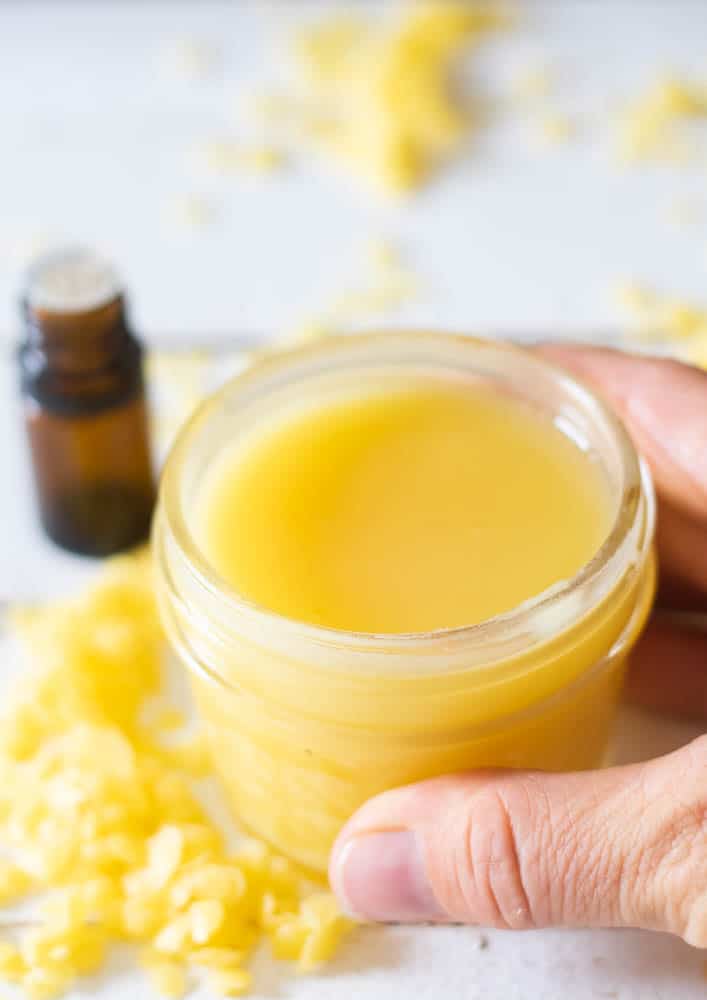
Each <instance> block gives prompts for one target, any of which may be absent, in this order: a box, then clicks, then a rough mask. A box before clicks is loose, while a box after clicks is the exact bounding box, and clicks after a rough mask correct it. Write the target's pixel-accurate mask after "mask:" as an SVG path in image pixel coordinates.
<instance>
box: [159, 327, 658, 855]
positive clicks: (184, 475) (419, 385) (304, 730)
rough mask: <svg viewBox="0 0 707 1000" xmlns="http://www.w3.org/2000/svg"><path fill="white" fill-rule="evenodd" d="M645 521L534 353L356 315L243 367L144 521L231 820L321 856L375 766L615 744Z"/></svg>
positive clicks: (602, 438)
mask: <svg viewBox="0 0 707 1000" xmlns="http://www.w3.org/2000/svg"><path fill="white" fill-rule="evenodd" d="M652 534H653V497H652V491H651V486H650V481H649V477H648V475H647V473H646V472H645V470H644V469H643V468H642V466H641V464H640V462H639V460H638V458H637V456H636V454H635V452H634V450H633V448H632V446H631V443H630V441H629V440H628V438H627V436H626V434H625V431H624V430H623V428H622V427H621V425H620V424H619V423H618V422H617V421H616V419H615V418H614V417H613V416H612V415H611V414H610V413H609V412H608V411H607V410H606V409H605V408H604V407H603V405H602V404H601V403H600V402H599V401H598V400H596V399H595V398H594V397H593V396H592V395H591V394H590V393H588V392H587V391H586V390H585V389H583V388H582V387H580V386H579V385H577V384H576V383H574V382H573V381H572V380H571V379H569V378H567V377H566V376H565V375H563V374H561V373H560V372H558V371H557V370H555V369H553V368H552V367H550V366H548V365H547V364H545V363H544V362H541V361H538V360H537V359H536V358H534V357H532V356H530V355H528V354H526V353H524V352H522V351H519V350H516V349H513V348H508V347H504V346H500V345H498V344H492V343H484V342H481V341H476V340H472V339H471V338H464V337H452V336H446V335H434V334H380V335H373V336H366V337H358V338H342V339H340V340H330V341H327V342H325V343H323V344H322V345H319V346H314V347H311V348H309V349H305V350H302V351H297V352H293V353H291V354H287V355H282V356H281V357H279V358H276V359H273V360H271V361H269V362H267V363H265V364H263V365H261V366H259V367H257V368H256V369H254V370H252V371H251V372H250V373H248V374H246V375H244V376H240V377H239V378H237V379H235V380H234V381H233V382H231V383H229V384H228V385H227V386H226V387H225V388H224V389H223V390H221V392H220V393H219V394H217V395H216V396H215V397H214V398H213V399H212V400H210V401H209V402H207V403H206V404H205V406H204V407H203V408H202V409H201V410H200V412H199V413H198V414H197V415H196V416H195V417H194V419H193V420H192V421H191V423H190V424H189V425H187V427H186V428H185V430H184V431H183V433H182V435H181V437H180V439H179V441H178V443H177V445H176V446H175V449H174V451H173V453H172V456H171V457H170V459H169V462H168V465H167V469H166V472H165V476H164V480H163V487H162V497H161V503H160V508H159V514H158V518H157V522H156V528H155V545H156V554H157V560H158V573H159V590H160V597H161V605H162V609H163V614H164V618H165V622H166V625H167V629H168V633H169V635H170V637H171V639H172V641H173V643H174V645H175V647H176V649H177V650H178V652H179V653H180V655H181V657H182V658H183V659H184V660H185V662H186V663H187V665H188V666H189V667H190V668H191V670H192V673H193V678H194V690H195V693H196V698H197V702H198V705H199V709H200V713H201V716H202V718H203V721H204V724H205V727H206V731H207V733H208V734H209V738H210V741H211V745H212V748H213V751H214V758H215V762H216V765H217V767H218V768H219V769H220V771H221V774H222V776H223V779H224V782H225V785H226V788H227V790H228V792H229V794H230V796H231V799H232V802H233V804H234V806H235V809H236V811H237V813H238V815H239V816H240V818H241V819H242V821H243V822H244V823H245V825H246V826H248V827H250V828H252V829H253V830H254V831H256V832H257V833H259V834H260V835H262V836H264V837H265V838H267V839H268V840H270V841H271V842H272V843H273V844H275V845H276V846H277V848H278V849H279V850H281V851H284V852H285V853H287V854H289V855H290V856H292V857H293V858H295V859H296V860H297V861H299V862H301V863H303V864H305V865H307V866H308V867H310V868H312V869H315V870H324V869H325V867H326V861H327V853H328V850H329V848H330V846H331V844H332V842H333V839H334V837H335V835H336V833H337V831H338V829H339V827H340V826H341V824H342V823H343V822H344V821H345V820H346V819H347V818H348V816H349V815H350V814H351V813H352V812H353V811H354V810H355V809H356V807H357V806H359V805H360V804H361V803H362V802H363V801H365V800H366V799H367V798H368V797H370V796H371V795H373V794H375V793H377V792H379V791H382V790H383V789H385V788H389V787H391V786H394V785H397V784H402V783H405V782H408V781H412V780H415V779H419V778H423V777H427V776H430V775H433V774H440V773H444V772H446V771H452V770H458V769H461V768H471V767H485V766H496V765H497V766H522V767H539V768H547V769H573V768H583V767H590V766H594V765H596V764H598V763H600V761H601V759H602V757H603V755H604V753H605V751H606V747H607V740H608V734H609V728H610V724H611V721H612V718H613V714H614V710H615V706H616V702H617V699H618V695H619V692H620V687H621V680H622V676H623V672H624V667H625V662H626V655H627V653H628V651H629V650H630V648H631V646H632V645H633V643H634V642H635V640H636V638H637V636H638V633H639V631H640V629H641V626H642V624H643V622H644V620H645V617H646V615H647V613H648V610H649V608H650V603H651V600H652V595H653V588H654V565H653V559H652V556H651V541H652Z"/></svg>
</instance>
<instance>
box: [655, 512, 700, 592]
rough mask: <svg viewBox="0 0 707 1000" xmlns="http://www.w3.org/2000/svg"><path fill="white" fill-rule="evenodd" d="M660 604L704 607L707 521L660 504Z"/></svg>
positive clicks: (658, 537)
mask: <svg viewBox="0 0 707 1000" xmlns="http://www.w3.org/2000/svg"><path fill="white" fill-rule="evenodd" d="M656 541H657V544H658V551H659V552H660V578H661V582H660V591H661V592H660V595H659V600H660V603H661V604H667V606H668V607H681V608H687V607H694V608H695V609H696V610H697V609H699V608H702V609H703V610H707V601H706V600H705V594H707V520H705V521H704V522H700V521H696V520H694V518H692V517H690V516H689V515H687V514H685V513H684V512H683V511H680V510H677V509H676V508H675V507H674V506H673V504H672V503H661V506H660V514H659V517H658V524H657V530H656Z"/></svg>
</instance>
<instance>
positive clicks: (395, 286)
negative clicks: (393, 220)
mask: <svg viewBox="0 0 707 1000" xmlns="http://www.w3.org/2000/svg"><path fill="white" fill-rule="evenodd" d="M366 263H367V268H366V273H365V274H364V275H363V279H362V280H361V281H360V283H358V284H356V285H354V286H352V287H350V288H347V289H345V290H343V291H341V292H339V294H338V295H335V296H334V297H333V298H332V299H331V301H330V302H329V303H328V304H325V305H324V306H323V307H322V308H321V309H320V311H319V313H318V314H317V315H315V316H312V317H309V318H308V319H306V320H304V321H303V322H301V323H299V324H297V325H296V326H294V327H293V329H292V330H291V331H290V332H289V334H288V336H287V337H286V338H285V339H284V341H283V342H281V344H280V346H282V343H285V344H287V343H290V344H292V343H295V344H296V343H304V342H307V341H310V340H317V339H318V338H320V337H323V336H326V335H327V334H336V333H342V332H346V331H349V330H351V329H352V328H354V327H356V328H357V329H358V330H365V329H366V327H367V326H370V324H371V322H372V321H374V320H375V321H380V319H381V317H382V316H383V315H385V314H386V313H389V312H394V311H396V310H398V309H401V308H402V307H403V306H405V305H408V304H409V303H410V302H412V301H414V300H415V298H416V297H417V296H418V294H419V292H420V282H419V280H418V278H417V275H416V274H415V272H414V271H413V269H412V268H411V267H410V266H409V264H408V263H407V262H406V261H405V260H404V259H403V256H402V255H401V253H400V252H399V250H398V248H397V247H396V246H395V245H394V244H392V243H389V242H388V241H386V240H381V239H378V240H373V241H372V242H371V243H370V244H369V246H368V248H367V261H366Z"/></svg>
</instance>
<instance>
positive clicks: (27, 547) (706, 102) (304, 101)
mask: <svg viewBox="0 0 707 1000" xmlns="http://www.w3.org/2000/svg"><path fill="white" fill-rule="evenodd" d="M445 6H446V5H445V4H444V3H443V2H442V0H433V2H432V3H431V4H428V5H427V6H426V8H425V9H424V11H423V9H422V8H420V7H419V6H418V7H416V5H415V4H414V3H407V4H406V3H397V2H392V0H391V2H385V0H380V2H376V0H359V2H357V3H349V4H342V3H334V2H330V0H280V2H272V0H270V2H267V0H261V2H258V0H231V2H226V0H221V2H218V0H199V2H196V0H140V2H138V0H101V2H93V3H92V2H89V0H43V2H42V0H15V2H13V0H4V2H2V3H0V80H1V82H2V86H1V87H0V135H1V136H2V140H1V142H2V151H1V155H0V178H1V179H2V184H0V343H1V344H2V347H3V358H4V362H3V364H2V375H1V378H2V383H1V384H0V388H1V392H0V405H1V406H2V407H3V408H4V409H3V413H2V419H1V421H0V426H1V428H2V431H1V433H2V435H3V440H2V446H3V453H4V454H6V455H8V456H9V459H8V460H9V462H10V465H9V469H10V470H11V471H10V473H9V477H10V478H9V482H11V483H12V484H13V486H12V488H11V489H10V490H9V491H8V492H7V493H6V495H5V496H3V497H2V498H0V517H1V518H2V522H3V524H5V525H7V526H8V530H7V531H6V532H5V534H6V537H5V539H4V541H3V545H4V546H9V548H8V549H6V553H5V555H6V558H2V559H0V574H1V577H0V593H2V594H5V593H10V592H15V591H17V590H20V591H22V592H24V591H27V590H33V589H35V588H36V587H38V586H43V583H42V584H39V583H38V582H37V580H38V579H40V580H41V581H46V580H50V579H51V571H48V570H46V569H45V568H44V566H45V564H44V563H42V570H41V572H40V570H39V564H36V563H35V562H34V559H35V556H36V558H37V559H39V558H40V557H41V559H44V558H45V556H46V555H47V553H46V551H45V549H44V547H43V545H44V543H43V542H42V541H41V539H40V538H39V535H38V532H37V529H36V525H35V520H34V513H33V510H32V508H31V503H30V498H29V491H28V484H27V475H26V467H25V458H24V455H23V454H22V448H21V442H20V434H19V426H18V424H19V420H18V419H15V417H14V416H12V415H11V414H12V413H13V412H14V411H13V410H12V407H13V405H14V400H15V395H16V393H15V381H16V378H15V373H14V370H13V366H12V364H11V361H10V352H11V349H12V345H13V344H14V343H15V341H16V339H17V335H18V327H19V322H18V295H19V289H20V283H21V274H22V270H23V268H24V267H25V266H26V263H27V261H28V260H29V259H31V258H32V257H33V256H34V255H35V254H36V253H38V252H41V251H43V250H46V249H49V248H52V247H55V246H58V245H63V244H66V243H72V244H74V243H81V244H87V245H89V246H92V247H95V248H96V249H98V250H100V251H101V252H103V253H104V254H105V255H106V256H107V257H108V258H109V259H111V260H112V261H113V262H114V263H115V265H116V267H117V269H118V271H119V272H120V273H121V274H122V276H123V278H124V281H125V284H126V287H127V290H128V294H129V298H130V304H131V311H132V316H133V320H134V325H135V327H136V329H137V331H138V333H139V334H140V335H141V336H142V338H143V339H144V341H145V342H146V343H147V344H148V345H149V346H150V347H151V348H154V349H155V351H159V352H161V353H159V355H158V356H157V357H156V358H154V359H153V362H152V365H153V367H152V369H151V371H150V374H151V382H152V388H153V392H154V393H156V394H157V395H160V394H161V395H162V396H165V394H166V395H169V392H170V391H172V390H173V389H174V386H175V385H177V389H176V390H175V391H176V392H177V395H178V396H179V397H180V400H181V402H180V403H179V405H178V406H176V405H175V406H171V409H170V407H169V406H168V409H170V414H169V416H170V419H172V418H174V419H172V423H174V420H175V419H176V411H177V410H178V409H180V412H181V411H183V410H185V409H188V406H189V405H190V400H191V402H193V399H194V398H195V397H196V396H197V395H198V394H199V392H200V391H201V388H200V386H201V381H200V380H201V377H202V374H203V373H202V372H201V371H200V370H199V371H196V370H195V369H194V367H193V366H192V367H190V365H188V364H186V359H185V358H184V356H183V353H184V352H186V353H187V355H189V352H190V351H194V350H196V351H200V350H201V349H202V348H209V349H213V348H217V349H218V350H219V351H223V350H226V351H227V352H231V349H232V348H239V349H240V348H241V347H246V348H252V346H253V345H254V344H257V343H260V342H268V343H269V342H275V341H277V342H278V343H279V342H283V341H287V340H297V339H298V338H301V337H308V336H316V335H320V334H326V333H327V332H331V331H337V330H349V329H364V328H372V327H382V326H405V325H416V326H427V327H435V328H441V329H456V330H463V331H471V332H477V333H482V334H493V335H500V336H510V337H513V338H516V339H536V338H539V337H569V336H571V337H582V338H588V339H597V340H601V341H608V342H617V341H620V342H622V341H624V340H625V339H626V337H627V336H629V337H631V338H632V340H635V341H636V342H640V344H641V346H648V347H649V348H650V349H656V350H669V351H674V352H677V353H679V354H681V355H683V356H686V357H689V358H690V359H692V360H696V361H698V362H700V361H702V360H704V359H705V358H706V357H707V319H706V316H707V295H705V294H704V285H705V277H706V276H707V193H706V192H705V170H706V169H707V74H706V73H705V70H704V39H705V38H707V5H705V4H703V3H701V2H699V0H612V2H611V3H597V2H596V0H518V2H516V3H515V4H509V5H504V6H503V7H501V6H500V5H498V6H497V5H495V4H494V5H488V4H475V3H469V4H467V5H465V6H466V10H467V14H466V16H465V17H464V18H461V19H458V20H457V21H456V22H455V21H454V18H451V20H450V19H449V18H447V20H446V21H445V19H444V8H445ZM448 13H449V12H448V11H447V14H448ZM425 18H427V20H425ZM175 350H177V353H178V354H179V356H180V357H181V362H180V366H178V369H179V371H178V373H177V374H176V375H175V368H174V366H171V368H170V366H169V365H167V366H165V365H164V364H162V361H164V359H165V357H169V356H172V355H173V352H174V351H175ZM192 360H193V359H192ZM202 360H203V359H202ZM222 370H223V369H222V368H221V367H219V373H221V372H222ZM195 372H196V373H195ZM165 379H166V380H167V382H169V380H170V379H171V385H172V390H171V389H170V388H169V386H168V387H167V389H166V390H165V388H164V385H161V383H163V382H164V381H165ZM172 394H173V395H174V392H173V393H172ZM163 436H164V437H165V440H166V436H168V434H167V433H165V435H163ZM18 490H19V492H18ZM28 540H31V544H29V541H28ZM57 558H59V559H60V562H61V559H62V558H63V557H57ZM53 560H54V553H51V559H50V561H52V565H53V564H54V562H53ZM60 571H63V563H61V567H60ZM47 573H49V574H50V575H49V576H47Z"/></svg>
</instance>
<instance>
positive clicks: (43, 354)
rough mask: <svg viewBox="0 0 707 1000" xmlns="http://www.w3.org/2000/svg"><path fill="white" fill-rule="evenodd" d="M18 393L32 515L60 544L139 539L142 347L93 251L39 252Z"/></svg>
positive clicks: (146, 514)
mask: <svg viewBox="0 0 707 1000" xmlns="http://www.w3.org/2000/svg"><path fill="white" fill-rule="evenodd" d="M22 308H23V314H24V321H25V323H24V336H23V339H22V343H21V345H20V351H19V359H20V368H21V380H22V393H23V398H24V406H25V416H26V425H27V431H28V435H29V443H30V447H31V451H32V459H33V465H34V477H35V483H36V488H37V496H38V501H39V509H40V515H41V519H42V524H43V525H44V529H45V531H46V533H47V534H48V535H49V537H50V538H51V539H53V541H55V542H56V543H57V544H58V545H61V546H62V547H63V548H66V549H69V550H71V551H72V552H78V553H81V554H84V555H108V554H110V553H113V552H118V551H120V550H122V549H125V548H128V547H129V546H131V545H134V544H136V543H138V542H140V541H142V540H144V539H145V538H146V537H147V534H148V531H149V526H150V519H151V514H152V508H153V504H154V499H155V491H154V481H153V474H152V467H151V461H150V452H149V444H148V426H147V412H146V406H145V393H144V384H143V375H142V350H141V347H140V344H139V343H138V341H137V340H136V339H135V337H134V336H133V334H132V333H131V331H130V329H129V328H128V326H127V322H126V315H125V302H124V297H123V293H122V289H121V287H120V285H119V283H118V281H117V280H116V277H115V274H114V272H113V270H112V268H111V267H110V266H109V265H108V264H106V263H105V262H104V261H103V260H101V259H100V258H99V257H97V256H96V255H95V254H94V253H92V252H91V251H88V250H83V249H72V250H66V251H61V252H59V253H53V254H50V255H47V256H46V257H43V258H41V259H40V260H38V261H37V262H36V263H35V264H34V265H33V266H32V268H31V269H30V271H29V273H28V275H27V279H26V283H25V288H24V294H23V302H22Z"/></svg>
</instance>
